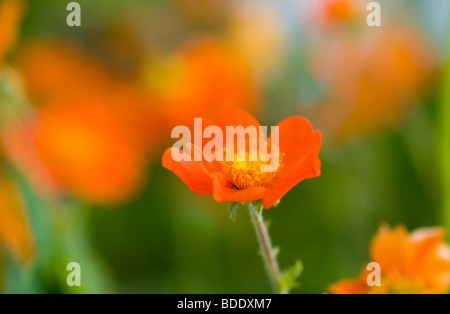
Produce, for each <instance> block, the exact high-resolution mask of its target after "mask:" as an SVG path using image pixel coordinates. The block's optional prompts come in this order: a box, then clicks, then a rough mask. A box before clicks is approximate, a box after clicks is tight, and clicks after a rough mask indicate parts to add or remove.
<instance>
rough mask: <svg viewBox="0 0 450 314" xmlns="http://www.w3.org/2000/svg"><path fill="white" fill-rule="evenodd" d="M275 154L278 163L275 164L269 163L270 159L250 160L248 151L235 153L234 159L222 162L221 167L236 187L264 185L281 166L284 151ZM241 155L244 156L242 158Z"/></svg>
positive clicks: (273, 176) (244, 187)
mask: <svg viewBox="0 0 450 314" xmlns="http://www.w3.org/2000/svg"><path fill="white" fill-rule="evenodd" d="M276 154H277V157H278V164H275V165H271V163H270V161H262V160H261V159H260V158H257V160H256V161H251V160H252V159H250V158H249V154H248V153H241V154H235V158H234V161H226V162H224V163H223V165H222V169H223V172H224V174H225V176H226V177H227V178H228V180H229V181H230V182H231V183H232V184H233V185H234V186H235V187H236V188H237V189H240V190H242V189H246V188H249V187H253V186H264V185H266V184H267V183H269V182H270V181H272V180H273V179H274V178H275V176H276V175H277V172H278V170H279V169H280V168H281V167H282V166H283V163H282V159H283V157H284V153H280V152H276ZM243 155H245V158H242V157H243ZM272 158H273V156H272ZM263 166H266V170H265V171H264V172H263V171H262V170H261V169H262V167H263Z"/></svg>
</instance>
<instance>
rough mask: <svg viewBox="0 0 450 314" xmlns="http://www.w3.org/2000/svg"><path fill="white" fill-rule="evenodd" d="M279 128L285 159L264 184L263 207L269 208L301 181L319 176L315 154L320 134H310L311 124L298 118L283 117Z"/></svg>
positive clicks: (314, 132) (318, 163) (281, 150)
mask: <svg viewBox="0 0 450 314" xmlns="http://www.w3.org/2000/svg"><path fill="white" fill-rule="evenodd" d="M278 126H279V136H280V137H279V140H280V141H279V146H280V152H281V153H282V154H284V157H283V160H282V165H281V168H280V169H279V170H278V173H277V175H276V177H275V178H274V179H273V180H272V181H271V182H270V183H269V184H267V185H266V188H267V192H266V195H265V196H264V198H263V205H264V208H270V207H271V206H272V205H273V204H274V203H275V202H276V201H278V200H279V199H280V198H281V197H282V196H283V195H284V194H286V193H287V192H288V191H289V190H290V189H291V188H292V187H294V186H295V185H296V184H298V183H299V182H300V181H302V180H304V179H307V178H312V177H316V176H318V175H320V160H319V157H318V155H319V149H320V146H321V141H322V134H321V133H320V132H319V131H313V128H312V126H311V123H310V122H309V121H308V120H306V119H305V118H302V117H299V116H295V117H289V118H286V119H284V120H283V121H281V122H280V123H279V124H278ZM272 142H273V140H272Z"/></svg>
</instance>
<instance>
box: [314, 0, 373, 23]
mask: <svg viewBox="0 0 450 314" xmlns="http://www.w3.org/2000/svg"><path fill="white" fill-rule="evenodd" d="M362 4H363V3H362V1H359V0H322V2H321V3H320V14H319V18H320V20H319V22H320V23H322V24H323V25H327V26H336V25H334V24H335V23H339V22H352V21H356V20H358V19H361V16H362V14H361V12H362V11H363V10H364V9H363V7H362Z"/></svg>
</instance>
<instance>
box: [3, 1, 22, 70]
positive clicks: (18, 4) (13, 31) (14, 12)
mask: <svg viewBox="0 0 450 314" xmlns="http://www.w3.org/2000/svg"><path fill="white" fill-rule="evenodd" d="M24 11H25V2H24V1H22V0H0V65H1V62H2V60H3V58H4V57H5V54H6V53H7V52H8V51H9V50H10V49H11V47H12V45H13V44H14V42H15V40H16V35H17V31H18V28H19V25H20V22H21V21H22V16H23V13H24Z"/></svg>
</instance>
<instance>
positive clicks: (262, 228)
mask: <svg viewBox="0 0 450 314" xmlns="http://www.w3.org/2000/svg"><path fill="white" fill-rule="evenodd" d="M248 209H249V213H250V218H251V220H252V223H253V226H254V227H255V232H256V237H257V239H258V242H259V246H260V248H261V255H262V257H263V260H264V264H265V266H266V271H267V275H268V277H269V280H270V283H271V285H272V290H273V292H274V293H286V291H281V289H280V281H281V272H280V267H279V266H278V262H277V259H276V256H275V254H276V253H275V250H274V249H273V247H272V244H271V242H270V237H269V234H268V232H267V228H266V225H265V224H264V221H263V218H262V214H261V215H259V214H258V212H257V209H256V208H255V207H254V205H253V204H252V203H251V202H249V203H248Z"/></svg>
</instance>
